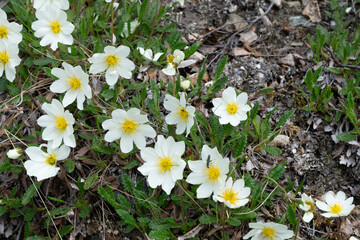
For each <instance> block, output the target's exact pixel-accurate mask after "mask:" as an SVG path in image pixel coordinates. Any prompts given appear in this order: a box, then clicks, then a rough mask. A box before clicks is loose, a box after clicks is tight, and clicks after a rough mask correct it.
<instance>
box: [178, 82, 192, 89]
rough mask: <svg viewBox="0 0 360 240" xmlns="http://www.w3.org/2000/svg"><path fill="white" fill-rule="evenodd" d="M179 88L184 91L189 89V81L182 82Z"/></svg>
mask: <svg viewBox="0 0 360 240" xmlns="http://www.w3.org/2000/svg"><path fill="white" fill-rule="evenodd" d="M180 86H181V88H182V89H184V90H186V89H188V88H189V87H190V81H189V80H184V81H182V82H181V83H180Z"/></svg>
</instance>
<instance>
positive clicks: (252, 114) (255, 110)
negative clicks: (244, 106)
mask: <svg viewBox="0 0 360 240" xmlns="http://www.w3.org/2000/svg"><path fill="white" fill-rule="evenodd" d="M259 107H260V103H259V102H256V103H255V104H254V106H253V107H252V108H251V110H250V119H252V120H254V119H255V117H256V114H257V113H258V111H259Z"/></svg>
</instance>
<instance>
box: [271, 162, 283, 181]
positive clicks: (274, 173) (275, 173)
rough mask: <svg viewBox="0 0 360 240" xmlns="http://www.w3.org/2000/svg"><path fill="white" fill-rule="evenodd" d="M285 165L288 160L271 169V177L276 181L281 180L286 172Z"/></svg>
mask: <svg viewBox="0 0 360 240" xmlns="http://www.w3.org/2000/svg"><path fill="white" fill-rule="evenodd" d="M285 165H286V161H285V162H283V163H281V164H279V165H277V166H276V167H274V168H273V169H271V170H270V173H269V177H270V178H272V179H273V180H275V181H277V180H279V179H280V178H281V176H282V175H283V174H284V171H285Z"/></svg>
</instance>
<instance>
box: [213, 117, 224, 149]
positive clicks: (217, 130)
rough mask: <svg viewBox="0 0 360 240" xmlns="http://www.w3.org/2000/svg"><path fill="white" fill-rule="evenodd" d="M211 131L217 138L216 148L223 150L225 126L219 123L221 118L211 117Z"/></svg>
mask: <svg viewBox="0 0 360 240" xmlns="http://www.w3.org/2000/svg"><path fill="white" fill-rule="evenodd" d="M210 125H211V131H212V134H213V136H214V138H215V142H216V146H217V147H218V148H219V149H221V145H222V141H223V137H224V129H223V126H222V125H221V124H220V123H219V117H218V116H216V115H215V114H213V115H211V118H210Z"/></svg>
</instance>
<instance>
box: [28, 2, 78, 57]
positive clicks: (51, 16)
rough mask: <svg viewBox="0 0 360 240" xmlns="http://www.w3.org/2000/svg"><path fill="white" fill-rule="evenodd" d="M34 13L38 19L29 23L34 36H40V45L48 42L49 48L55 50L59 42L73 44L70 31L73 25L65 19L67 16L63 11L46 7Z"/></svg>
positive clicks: (45, 44) (72, 29)
mask: <svg viewBox="0 0 360 240" xmlns="http://www.w3.org/2000/svg"><path fill="white" fill-rule="evenodd" d="M35 15H36V17H37V19H38V20H37V21H35V22H33V23H32V24H31V28H32V29H34V30H35V33H34V35H35V37H38V38H42V39H41V41H40V45H41V46H47V45H49V44H50V48H51V49H52V50H53V51H55V50H56V49H57V48H58V43H59V42H60V43H62V44H65V45H72V44H73V37H72V36H71V33H72V32H73V31H74V28H75V27H74V25H73V24H72V23H70V22H68V21H66V18H67V16H66V13H65V12H64V11H62V10H60V9H59V8H51V7H47V8H46V9H44V10H38V11H36V13H35Z"/></svg>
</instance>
